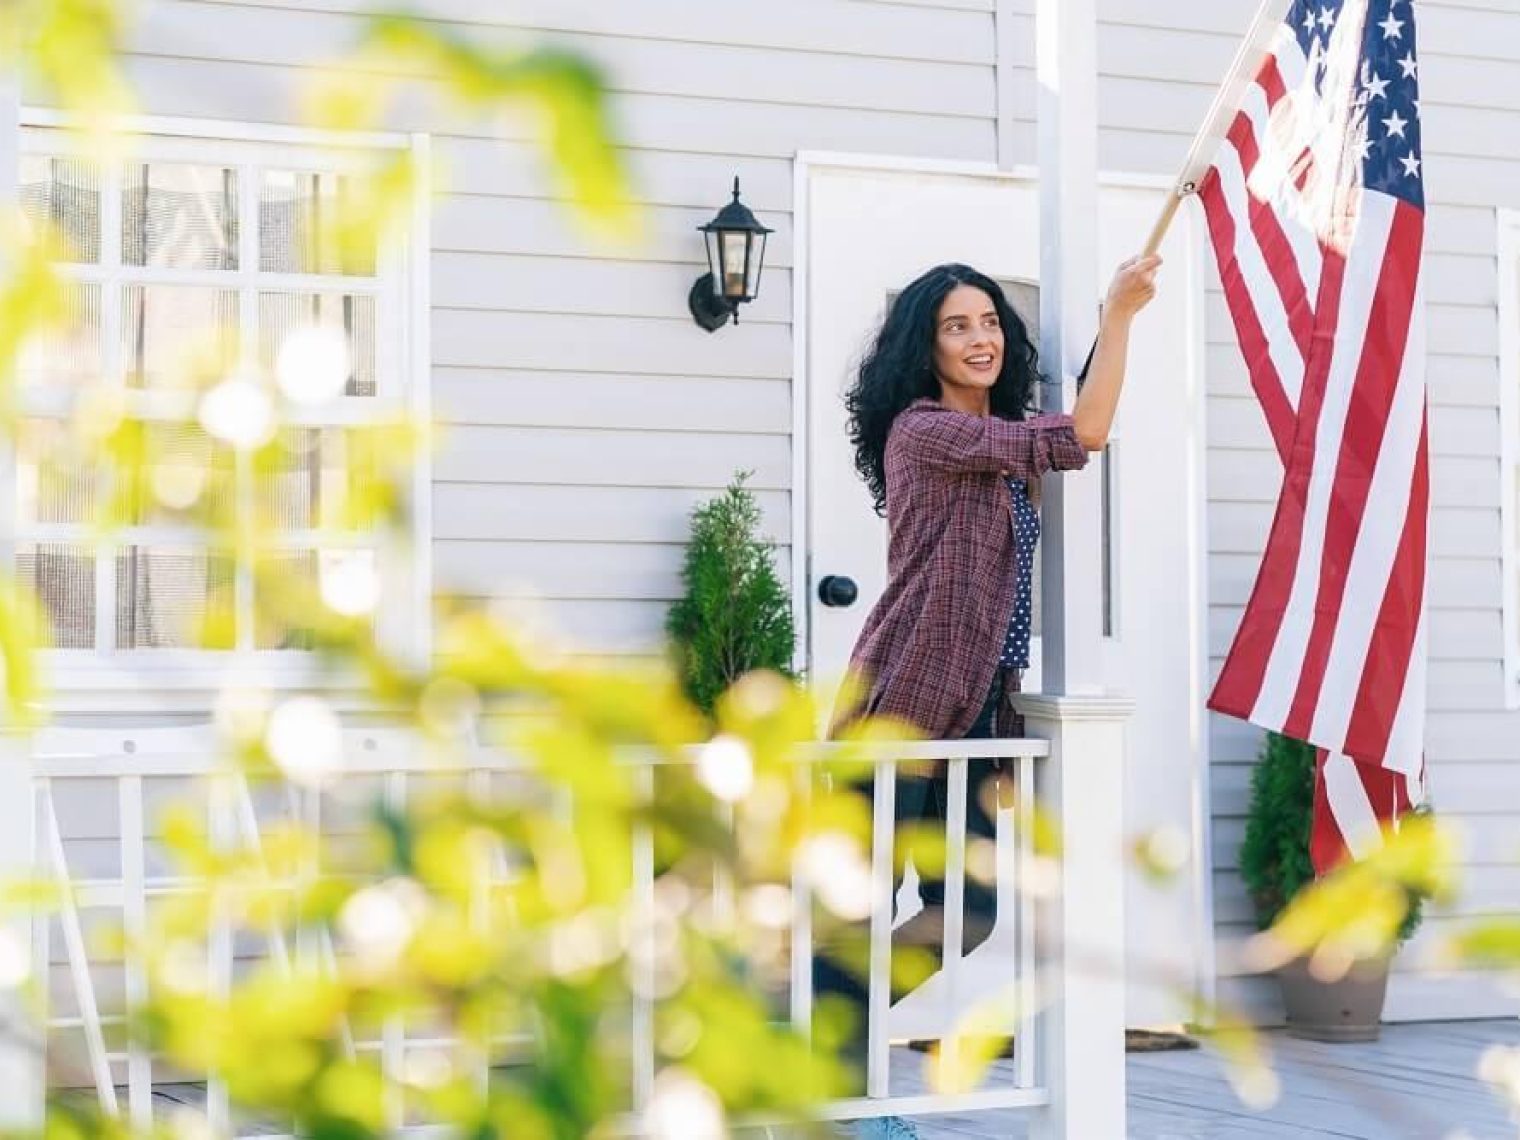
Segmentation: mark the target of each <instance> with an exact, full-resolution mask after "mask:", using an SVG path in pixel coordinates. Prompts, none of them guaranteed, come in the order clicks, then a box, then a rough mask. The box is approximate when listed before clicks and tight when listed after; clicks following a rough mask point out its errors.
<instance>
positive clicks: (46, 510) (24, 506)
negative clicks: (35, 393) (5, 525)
mask: <svg viewBox="0 0 1520 1140" xmlns="http://www.w3.org/2000/svg"><path fill="white" fill-rule="evenodd" d="M96 487H97V477H96V472H95V469H94V467H93V466H92V465H90V464H89V463H88V462H86V461H84V460H83V459H82V458H81V457H79V456H77V455H75V454H74V445H73V439H72V437H71V435H70V433H69V426H68V424H66V423H64V422H63V421H62V420H43V419H36V420H23V421H22V422H21V424H20V425H19V430H18V431H17V433H16V518H17V521H18V522H20V523H22V524H27V523H92V522H94V521H95V518H96V511H97V509H98V504H97V500H96Z"/></svg>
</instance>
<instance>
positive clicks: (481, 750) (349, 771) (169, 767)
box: [35, 734, 1050, 780]
mask: <svg viewBox="0 0 1520 1140" xmlns="http://www.w3.org/2000/svg"><path fill="white" fill-rule="evenodd" d="M117 738H118V734H103V735H102V742H103V744H104V742H105V741H107V740H111V741H113V742H114V741H115V740H116V739H117ZM701 747H702V746H701V745H692V746H690V747H688V748H684V749H681V750H680V752H679V753H677V754H675V755H672V754H670V753H666V752H662V751H660V750H658V749H655V748H649V747H638V746H630V747H625V748H621V749H619V750H618V753H619V755H620V757H621V758H622V759H624V760H625V761H626V762H627V763H629V764H655V765H659V764H671V763H683V762H694V761H695V760H696V758H697V755H698V753H699V752H700V751H701ZM1049 755H1050V745H1049V743H1048V742H1047V741H1044V740H1036V739H1006V740H902V741H875V742H872V743H870V744H840V743H832V742H815V743H804V744H799V745H798V746H797V749H796V752H795V757H796V759H797V760H798V761H799V762H801V763H815V764H816V763H823V762H826V761H829V760H834V759H841V758H849V759H854V760H866V761H871V762H875V763H909V762H913V761H920V760H967V759H1004V758H1009V757H1021V756H1022V757H1044V756H1049ZM35 761H36V775H37V776H38V777H40V778H43V779H50V780H78V779H90V778H100V777H120V776H153V777H174V776H209V775H213V774H215V773H217V772H222V771H225V770H226V764H225V760H224V757H223V755H222V753H221V752H220V750H218V749H217V748H215V747H208V748H207V749H206V750H205V751H204V752H193V751H177V750H176V751H158V750H154V749H143V750H139V751H135V752H130V753H128V752H123V751H122V750H121V749H120V747H119V746H103V747H102V748H101V749H100V751H93V750H90V749H88V748H77V747H76V748H70V749H69V750H67V751H62V750H60V751H47V750H39V751H38V752H36V753H35ZM528 767H529V764H528V762H527V761H526V760H525V759H524V758H523V757H522V756H519V755H517V754H514V753H513V752H511V751H509V750H507V749H503V748H494V747H470V748H458V749H438V750H429V749H428V748H426V747H425V746H421V745H419V746H418V747H413V748H405V747H386V748H381V749H378V750H374V751H366V750H364V749H362V748H351V749H347V750H345V755H344V759H343V763H342V766H341V768H340V770H339V772H338V774H337V776H336V778H337V779H341V778H342V777H343V776H345V775H346V776H369V775H384V774H386V773H389V772H415V773H439V774H447V773H451V772H456V773H457V772H473V771H502V772H510V771H519V770H523V769H526V768H528Z"/></svg>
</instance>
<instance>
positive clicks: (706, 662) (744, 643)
mask: <svg viewBox="0 0 1520 1140" xmlns="http://www.w3.org/2000/svg"><path fill="white" fill-rule="evenodd" d="M749 475H750V473H749V472H747V471H746V472H739V473H738V474H736V475H735V476H734V480H733V482H732V483H730V484H729V485H728V488H727V490H725V491H724V493H723V494H722V495H720V496H718V497H717V498H715V499H712V500H710V501H709V502H706V503H703V504H702V505H700V506H698V507H697V508H696V510H694V511H693V512H692V517H691V541H690V544H689V545H688V546H687V548H686V564H685V568H684V569H683V570H682V574H681V578H682V582H683V584H684V587H685V591H684V593H683V595H682V597H681V598H680V599H679V600H678V601H677V602H676V603H675V605H674V606H672V607H671V610H670V615H669V618H668V619H667V621H666V627H665V628H666V632H667V633H668V634H669V635H670V639H671V643H672V646H673V648H674V650H675V654H676V660H677V664H678V667H679V669H680V673H681V680H682V684H683V685H684V687H685V689H686V692H687V695H688V696H689V697H690V698H691V700H692V702H693V703H694V704H696V705H697V707H698V708H700V709H702V710H703V711H704V712H706V713H708V714H709V715H710V714H711V713H712V710H713V706H714V705H715V704H716V703H717V700H718V697H719V696H721V695H722V694H723V692H724V691H725V690H727V689H728V688H729V686H731V685H732V684H733V683H734V682H735V681H737V680H738V679H739V678H740V677H742V676H744V674H746V673H749V672H751V671H753V670H755V669H769V670H772V671H774V672H776V673H779V674H781V675H782V676H784V677H789V678H790V677H793V676H794V672H793V669H792V656H793V652H794V650H795V647H796V634H795V626H794V623H793V620H792V600H791V597H790V595H789V594H788V593H787V591H786V588H785V587H784V586H783V585H782V583H781V578H780V575H779V574H778V573H777V571H776V547H775V544H774V543H772V542H771V541H769V540H768V539H766V538H764V537H763V536H762V535H761V534H760V505H759V503H758V502H756V501H755V496H754V493H753V492H752V491H750V489H749V488H748V486H746V483H747V481H748V479H749Z"/></svg>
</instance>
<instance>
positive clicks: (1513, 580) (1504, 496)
mask: <svg viewBox="0 0 1520 1140" xmlns="http://www.w3.org/2000/svg"><path fill="white" fill-rule="evenodd" d="M1497 213H1498V219H1497V220H1498V227H1499V233H1498V239H1499V240H1498V255H1499V260H1498V272H1499V504H1500V505H1499V518H1500V527H1501V533H1500V543H1499V548H1500V557H1501V562H1502V567H1503V570H1502V575H1501V579H1500V589H1501V590H1502V591H1503V592H1502V594H1501V596H1500V609H1501V612H1502V613H1503V615H1504V707H1505V708H1509V709H1515V708H1520V514H1517V512H1520V501H1517V499H1520V487H1517V485H1516V484H1517V483H1520V210H1507V209H1500V210H1499V211H1498V212H1497Z"/></svg>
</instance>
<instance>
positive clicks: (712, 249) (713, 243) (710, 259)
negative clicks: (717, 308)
mask: <svg viewBox="0 0 1520 1140" xmlns="http://www.w3.org/2000/svg"><path fill="white" fill-rule="evenodd" d="M702 240H703V241H705V242H706V243H707V271H708V272H709V273H711V274H712V277H713V291H714V292H716V291H717V289H718V282H719V281H720V280H721V279H722V276H723V274H722V272H721V271H720V267H721V265H722V260H721V257H720V255H719V252H718V235H717V234H715V233H713V232H712V231H711V230H703V231H702Z"/></svg>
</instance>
